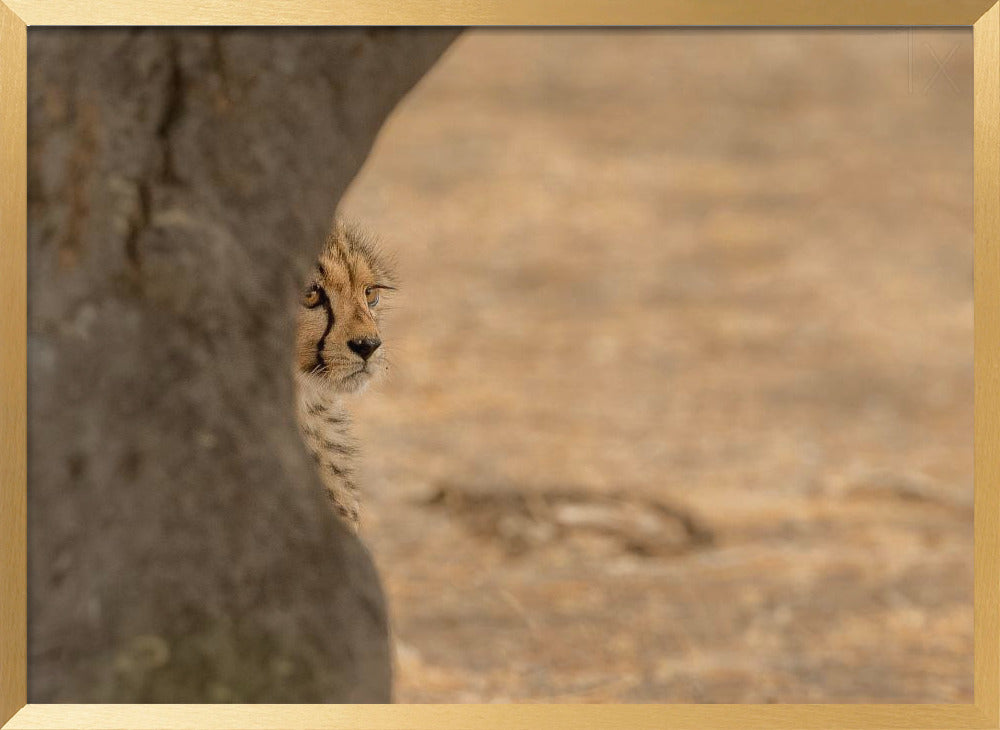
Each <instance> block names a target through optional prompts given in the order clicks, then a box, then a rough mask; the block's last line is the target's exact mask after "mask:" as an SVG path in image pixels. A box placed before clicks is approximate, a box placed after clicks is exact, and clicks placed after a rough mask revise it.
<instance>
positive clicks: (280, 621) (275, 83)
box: [28, 29, 455, 702]
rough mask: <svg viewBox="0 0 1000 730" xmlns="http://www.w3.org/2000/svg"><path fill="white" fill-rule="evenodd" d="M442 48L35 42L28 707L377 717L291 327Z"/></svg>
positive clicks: (331, 37) (361, 40)
mask: <svg viewBox="0 0 1000 730" xmlns="http://www.w3.org/2000/svg"><path fill="white" fill-rule="evenodd" d="M454 35H455V34H454V32H452V31H440V30H375V31H373V30H364V29H352V30H331V29H317V30H304V29H303V30H232V31H229V30H211V31H208V30H196V31H176V30H132V29H123V30H85V29H74V30H40V31H31V32H30V34H29V69H30V72H29V73H30V78H29V130H30V131H29V354H28V368H29V409H28V416H29V424H28V434H29V436H28V437H29V462H28V463H29V482H28V484H29V487H28V495H29V496H28V509H29V512H28V514H29V584H28V590H29V698H30V701H32V702H65V701H72V702H213V701H238V702H365V701H379V702H384V701H388V700H389V699H390V680H391V672H390V650H389V644H388V638H387V636H388V632H387V620H386V610H385V605H384V602H383V598H382V594H381V591H380V587H379V583H378V579H377V576H376V573H375V571H374V568H373V566H372V563H371V560H370V558H369V556H368V554H367V552H366V551H365V550H364V548H363V547H362V546H361V545H360V543H358V542H357V540H356V539H355V538H354V537H353V536H352V535H350V534H349V532H348V531H347V530H344V529H342V528H341V527H340V525H339V523H338V522H337V520H336V519H335V518H334V516H333V514H332V512H331V510H330V509H329V507H328V505H327V504H326V503H325V501H324V497H323V490H322V488H321V486H320V484H319V481H318V477H317V476H316V474H315V472H314V469H313V465H312V463H311V462H310V460H309V459H308V457H307V455H306V452H305V450H304V448H303V447H302V445H301V442H300V440H299V437H298V434H297V432H296V429H295V424H294V414H293V410H292V383H291V376H290V373H291V358H290V356H291V352H292V350H291V347H292V334H293V331H292V313H293V307H294V303H295V300H296V297H297V295H298V290H299V285H300V283H301V281H302V275H303V273H304V271H305V269H306V267H307V266H308V265H309V263H310V262H311V260H312V258H313V256H314V254H315V253H316V251H317V250H318V247H319V245H320V243H321V241H322V237H323V235H324V233H325V231H326V228H327V226H328V224H329V222H330V219H331V217H332V214H333V211H334V209H335V206H336V203H337V201H338V200H339V198H340V196H341V194H342V192H343V191H344V189H345V188H346V186H347V184H348V183H349V182H350V180H351V179H352V177H353V176H354V175H355V173H356V172H357V170H358V168H359V167H360V165H361V164H362V162H363V161H364V159H365V156H366V154H367V152H368V150H369V148H370V145H371V144H372V141H373V139H374V136H375V134H376V133H377V131H378V129H379V126H380V125H381V124H382V122H383V120H384V119H385V117H386V115H387V114H388V113H389V112H390V111H391V109H392V108H393V106H394V105H395V103H396V102H397V101H398V100H399V99H400V98H401V97H402V95H403V94H404V93H406V91H407V90H408V89H410V87H411V86H412V85H413V84H414V83H416V81H417V80H418V79H419V78H420V76H421V75H422V74H423V73H424V72H425V71H426V70H427V69H428V68H429V67H430V66H431V65H432V64H433V63H434V61H435V60H436V59H437V57H438V56H439V55H440V54H441V53H442V52H443V50H444V49H445V48H446V47H447V45H448V44H449V42H450V41H451V40H452V38H453V37H454Z"/></svg>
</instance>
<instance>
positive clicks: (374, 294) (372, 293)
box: [365, 286, 379, 309]
mask: <svg viewBox="0 0 1000 730" xmlns="http://www.w3.org/2000/svg"><path fill="white" fill-rule="evenodd" d="M378 289H379V288H378V287H376V286H370V287H368V288H367V289H365V299H367V300H368V306H369V307H370V308H372V309H374V308H375V305H376V304H378Z"/></svg>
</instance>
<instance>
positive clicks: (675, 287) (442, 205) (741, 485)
mask: <svg viewBox="0 0 1000 730" xmlns="http://www.w3.org/2000/svg"><path fill="white" fill-rule="evenodd" d="M971 49H972V37H971V33H969V32H966V31H947V32H944V31H941V32H927V31H920V32H915V33H909V32H907V31H904V30H897V31H780V32H779V31H760V32H748V31H716V32H704V31H619V32H604V31H473V32H470V33H468V34H467V35H466V36H464V37H463V38H462V39H460V40H459V42H458V43H457V44H456V45H455V46H453V47H452V49H451V50H450V51H449V52H448V54H447V55H446V57H445V59H444V60H443V61H442V62H441V63H440V65H438V66H437V67H436V68H435V69H434V70H433V71H432V73H431V74H430V75H429V76H428V77H427V78H425V79H424V80H423V81H422V82H421V84H420V85H419V86H418V88H417V89H416V91H415V92H414V93H413V94H412V95H411V96H410V97H409V98H408V99H407V100H406V102H405V103H404V104H403V105H402V106H401V107H400V108H399V109H398V110H397V111H396V112H395V114H394V116H392V117H391V119H390V122H389V124H388V126H387V127H386V128H385V129H384V130H383V132H382V134H381V137H380V138H379V140H378V142H377V144H376V147H375V151H374V154H373V156H372V157H371V158H370V160H369V161H368V163H367V165H366V166H365V168H364V169H363V172H362V175H361V177H360V178H359V179H358V180H357V181H356V183H355V184H354V186H353V188H352V189H351V190H350V191H349V194H348V197H347V199H346V201H345V204H344V206H343V210H344V212H346V213H347V214H349V215H351V216H353V217H356V218H359V219H361V220H363V221H364V222H365V223H367V224H369V225H371V226H372V227H373V228H375V229H376V230H377V231H379V232H380V234H381V235H382V237H383V238H384V239H385V241H386V245H387V247H388V248H390V249H391V250H393V251H395V252H398V255H399V259H400V268H401V273H402V279H403V282H404V287H403V290H402V292H401V293H400V295H399V296H398V297H397V298H396V301H395V303H394V306H395V309H396V311H395V312H394V313H393V315H392V317H391V319H392V320H393V322H392V325H391V328H390V333H389V336H388V337H387V338H386V340H387V343H388V346H389V347H390V348H391V352H392V358H393V362H394V369H393V373H392V377H391V380H390V381H389V382H388V383H386V384H385V385H384V386H383V387H382V389H381V393H380V394H378V395H376V396H374V397H370V396H369V397H366V398H365V399H363V401H362V402H361V403H360V406H359V409H360V412H359V418H358V420H359V422H360V428H361V429H362V431H363V434H362V437H363V440H364V443H365V448H366V467H365V468H366V472H367V473H366V475H365V480H364V483H365V484H366V487H367V489H368V491H369V493H370V498H369V504H370V506H369V510H368V524H367V527H366V529H365V535H366V540H367V541H368V542H369V544H370V545H371V548H372V550H373V552H374V554H375V559H376V563H377V565H378V567H379V570H380V571H381V574H382V576H383V578H384V580H385V583H386V587H387V592H388V597H389V604H390V612H391V615H392V621H393V626H394V628H393V630H394V635H395V649H396V663H397V690H396V693H397V699H398V700H400V701H404V702H406V701H432V702H466V701H477V702H478V701H506V700H532V701H536V700H537V701H558V702H562V701H619V702H642V701H659V702H688V701H691V702H804V701H818V702H864V701H873V702H889V701H893V702H969V701H971V698H972V116H971V115H972V101H971V78H972V77H971Z"/></svg>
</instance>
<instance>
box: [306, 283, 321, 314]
mask: <svg viewBox="0 0 1000 730" xmlns="http://www.w3.org/2000/svg"><path fill="white" fill-rule="evenodd" d="M325 299H326V292H325V291H323V289H322V288H321V287H320V286H319V285H318V284H313V285H312V286H311V287H309V289H308V290H307V291H306V295H305V297H304V298H303V300H302V303H303V304H304V305H305V306H306V307H307V308H308V309H313V308H315V307H318V306H319V305H320V304H322V303H323V301H324V300H325Z"/></svg>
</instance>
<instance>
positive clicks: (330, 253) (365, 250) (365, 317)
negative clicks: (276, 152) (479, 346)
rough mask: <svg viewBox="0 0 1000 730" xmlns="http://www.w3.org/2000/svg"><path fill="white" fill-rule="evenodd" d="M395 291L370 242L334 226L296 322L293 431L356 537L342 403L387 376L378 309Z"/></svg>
mask: <svg viewBox="0 0 1000 730" xmlns="http://www.w3.org/2000/svg"><path fill="white" fill-rule="evenodd" d="M394 289H395V276H394V275H393V273H392V269H391V266H390V264H389V262H388V261H387V259H386V257H385V256H384V255H383V254H382V253H381V252H380V251H379V249H378V247H377V246H376V245H375V243H374V241H372V239H371V238H369V237H367V236H366V235H365V234H364V233H362V232H361V231H360V230H359V229H358V228H356V227H353V226H349V225H346V224H344V223H342V222H340V221H338V222H336V223H335V224H334V226H333V230H332V231H331V232H330V235H329V236H328V237H327V240H326V243H325V244H324V246H323V250H322V252H321V253H320V255H319V257H318V259H317V261H316V264H315V266H314V267H313V270H312V271H311V272H310V277H309V280H308V281H307V282H306V286H305V289H304V292H303V298H302V301H301V303H300V306H299V312H298V316H297V328H296V353H295V371H296V372H295V378H296V392H297V393H296V395H297V401H298V403H297V414H298V421H299V430H300V431H301V433H302V438H303V441H304V442H305V445H306V448H307V450H308V451H309V453H310V455H312V457H313V459H314V460H315V462H316V465H317V468H318V470H319V473H320V477H321V478H322V480H323V484H324V486H325V487H326V491H327V494H328V495H329V497H330V500H331V502H332V504H333V507H334V509H335V510H336V512H337V514H338V515H339V516H340V517H341V518H342V519H343V520H344V521H345V522H346V523H347V524H348V525H349V526H350V527H351V528H352V529H355V530H356V529H357V528H358V525H359V522H360V510H361V498H360V493H359V490H358V486H357V481H356V477H355V471H356V469H355V465H356V462H357V457H358V446H357V443H356V442H355V440H354V438H353V436H352V435H351V420H350V414H349V412H348V407H347V399H348V397H349V396H350V395H352V394H355V393H360V392H362V391H363V390H364V389H365V388H366V387H367V386H368V384H369V383H370V382H371V381H372V380H373V379H375V378H377V377H378V376H379V375H381V374H382V373H383V372H384V371H385V370H386V357H385V345H384V344H383V343H382V342H381V334H380V331H379V324H380V311H381V309H380V305H381V304H382V303H383V301H384V298H385V295H386V294H387V293H389V292H392V291H394ZM352 343H353V345H352ZM375 343H378V344H375ZM373 345H374V348H375V349H374V350H371V351H369V350H370V349H371V348H372V346H373Z"/></svg>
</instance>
